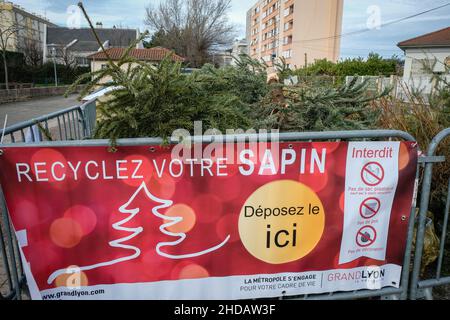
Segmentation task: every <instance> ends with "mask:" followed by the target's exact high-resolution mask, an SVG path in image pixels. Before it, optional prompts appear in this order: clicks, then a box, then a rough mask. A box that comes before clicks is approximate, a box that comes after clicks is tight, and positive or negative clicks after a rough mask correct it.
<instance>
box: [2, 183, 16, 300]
mask: <svg viewBox="0 0 450 320" xmlns="http://www.w3.org/2000/svg"><path fill="white" fill-rule="evenodd" d="M0 210H1V211H2V218H3V221H5V224H4V226H5V233H6V239H7V243H6V246H7V247H8V252H9V256H10V259H11V261H12V262H14V264H15V261H16V260H15V259H16V258H15V254H14V247H13V246H14V244H13V238H12V236H11V235H12V233H11V228H10V224H9V222H8V221H9V217H8V208H7V207H6V200H5V196H4V195H3V190H2V188H1V187H0ZM11 269H12V270H11V271H12V280H13V288H14V291H15V298H16V299H17V300H20V299H21V293H20V282H19V274H18V273H17V268H16V266H15V265H13V266H12V268H11Z"/></svg>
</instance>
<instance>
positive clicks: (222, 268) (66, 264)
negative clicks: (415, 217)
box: [0, 142, 417, 299]
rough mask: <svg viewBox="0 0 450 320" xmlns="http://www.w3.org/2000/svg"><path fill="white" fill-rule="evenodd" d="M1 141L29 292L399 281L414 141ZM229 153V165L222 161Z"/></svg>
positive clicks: (101, 295)
mask: <svg viewBox="0 0 450 320" xmlns="http://www.w3.org/2000/svg"><path fill="white" fill-rule="evenodd" d="M274 146H275V144H273V145H271V144H254V145H244V146H243V147H242V148H238V146H237V145H232V147H231V148H230V147H227V148H226V149H225V150H223V154H221V155H220V156H219V155H218V152H217V150H216V151H215V152H213V156H212V157H204V154H205V151H207V149H208V148H209V146H206V145H205V146H203V148H200V152H201V154H202V155H203V156H197V157H191V158H187V157H185V158H184V159H183V161H182V160H180V159H179V158H176V157H174V156H173V151H174V150H173V149H174V148H173V147H170V148H168V147H153V148H150V147H148V146H142V147H119V149H118V151H117V152H115V153H111V152H108V148H107V147H54V148H42V147H40V148H38V147H36V148H35V147H27V148H20V147H5V148H3V155H2V156H0V182H1V185H2V188H3V191H4V194H5V197H6V200H7V206H8V210H9V214H10V216H11V219H12V223H13V226H14V229H15V231H16V234H17V237H18V239H19V243H20V247H21V252H22V259H23V261H24V265H25V267H26V268H25V269H26V270H25V271H26V273H27V279H28V283H29V285H30V289H31V292H32V296H33V298H34V299H41V298H42V299H244V298H262V297H277V296H283V295H284V296H292V295H299V294H316V293H324V292H336V291H353V290H359V289H379V288H382V287H387V286H393V287H399V285H400V275H401V269H402V266H403V257H404V251H405V245H406V237H407V230H408V223H409V216H410V211H411V206H412V202H413V193H414V182H415V175H416V168H417V149H416V144H414V143H400V142H372V143H370V142H364V143H356V142H355V143H291V144H289V143H280V144H279V145H278V144H277V145H276V147H277V148H273V147H274ZM231 159H232V160H235V161H230V160H231Z"/></svg>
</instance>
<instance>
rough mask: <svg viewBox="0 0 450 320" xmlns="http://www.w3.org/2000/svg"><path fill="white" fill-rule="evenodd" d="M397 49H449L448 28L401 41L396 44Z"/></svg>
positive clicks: (449, 34)
mask: <svg viewBox="0 0 450 320" xmlns="http://www.w3.org/2000/svg"><path fill="white" fill-rule="evenodd" d="M398 47H400V48H401V49H407V48H424V47H425V48H426V47H450V27H447V28H444V29H441V30H437V31H434V32H431V33H427V34H424V35H422V36H418V37H415V38H412V39H409V40H405V41H402V42H400V43H399V44H398Z"/></svg>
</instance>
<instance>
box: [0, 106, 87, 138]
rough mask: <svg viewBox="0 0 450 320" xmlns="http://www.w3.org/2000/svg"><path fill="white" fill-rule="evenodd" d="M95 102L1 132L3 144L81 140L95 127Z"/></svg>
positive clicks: (26, 122)
mask: <svg viewBox="0 0 450 320" xmlns="http://www.w3.org/2000/svg"><path fill="white" fill-rule="evenodd" d="M95 118H96V100H95V99H94V100H90V101H87V102H85V103H84V104H82V105H80V106H75V107H70V108H68V109H64V110H61V111H57V112H54V113H51V114H48V115H44V116H41V117H38V118H36V119H32V120H29V121H25V122H22V123H19V124H16V125H13V126H10V127H8V128H6V129H5V132H3V130H0V137H1V136H2V135H3V136H4V140H3V143H18V142H40V141H51V140H64V141H67V140H83V139H86V138H88V137H90V136H91V135H92V133H93V130H94V127H95Z"/></svg>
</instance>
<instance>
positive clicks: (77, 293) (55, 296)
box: [42, 289, 105, 300]
mask: <svg viewBox="0 0 450 320" xmlns="http://www.w3.org/2000/svg"><path fill="white" fill-rule="evenodd" d="M102 294H105V290H103V289H98V290H92V291H88V290H67V291H59V292H56V293H51V294H46V295H43V296H42V300H59V299H63V298H69V297H72V298H80V297H86V296H97V295H102Z"/></svg>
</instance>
